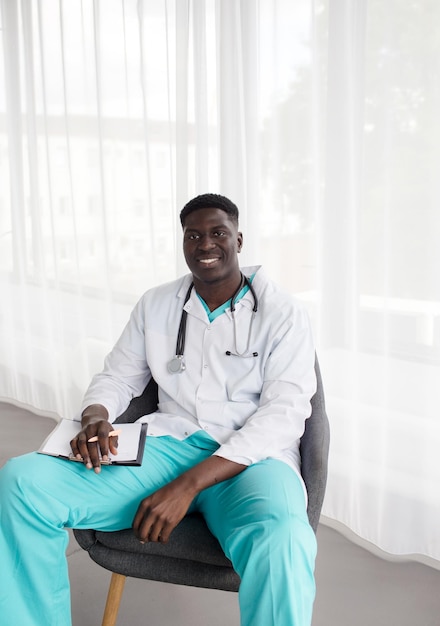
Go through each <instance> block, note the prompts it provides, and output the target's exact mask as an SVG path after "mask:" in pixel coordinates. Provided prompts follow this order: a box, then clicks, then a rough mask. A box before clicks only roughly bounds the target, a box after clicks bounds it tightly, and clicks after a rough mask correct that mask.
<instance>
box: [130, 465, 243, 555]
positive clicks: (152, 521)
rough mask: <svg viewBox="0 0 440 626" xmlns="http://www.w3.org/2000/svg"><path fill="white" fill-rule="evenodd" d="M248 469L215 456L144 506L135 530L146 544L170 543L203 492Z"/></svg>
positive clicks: (156, 493) (141, 506) (155, 494)
mask: <svg viewBox="0 0 440 626" xmlns="http://www.w3.org/2000/svg"><path fill="white" fill-rule="evenodd" d="M245 469H246V466H245V465H241V464H240V463H234V462H233V461H229V460H228V459H224V458H222V457H220V456H216V455H213V456H211V457H208V458H207V459H205V460H204V461H202V462H201V463H199V464H198V465H195V466H194V467H192V468H191V469H190V470H188V471H187V472H185V473H184V474H182V475H181V476H179V477H178V478H176V479H175V480H173V481H171V482H170V483H168V485H165V487H162V488H161V489H159V490H158V491H156V492H155V493H153V494H152V495H151V496H148V497H147V498H144V499H143V500H142V502H141V503H140V505H139V507H138V510H137V513H136V515H135V517H134V520H133V530H134V532H135V535H136V537H137V538H138V539H139V541H141V542H142V543H145V542H146V541H160V542H161V543H167V541H168V539H169V537H170V534H171V532H172V531H173V530H174V528H175V527H176V526H177V524H178V523H179V522H180V521H181V520H182V519H183V517H184V516H185V515H186V513H187V511H188V509H189V507H190V504H191V502H192V501H193V499H194V498H195V497H196V495H197V494H198V493H200V492H201V491H202V490H203V489H206V488H207V487H211V486H212V485H215V484H216V483H219V482H222V481H223V480H227V479H229V478H232V477H233V476H236V475H237V474H240V472H242V471H243V470H245Z"/></svg>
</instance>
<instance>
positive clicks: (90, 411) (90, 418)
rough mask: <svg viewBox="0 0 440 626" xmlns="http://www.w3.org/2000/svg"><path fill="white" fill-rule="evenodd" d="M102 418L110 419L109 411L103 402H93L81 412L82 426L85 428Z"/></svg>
mask: <svg viewBox="0 0 440 626" xmlns="http://www.w3.org/2000/svg"><path fill="white" fill-rule="evenodd" d="M102 420H105V421H108V411H107V409H106V408H105V406H103V405H102V404H91V405H90V406H88V407H86V408H85V409H84V411H83V412H82V414H81V426H82V427H83V428H85V427H86V426H88V425H89V424H93V422H101V421H102Z"/></svg>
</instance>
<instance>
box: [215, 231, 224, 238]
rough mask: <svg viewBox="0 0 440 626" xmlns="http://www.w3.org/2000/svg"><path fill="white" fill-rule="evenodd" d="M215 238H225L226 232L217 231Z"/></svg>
mask: <svg viewBox="0 0 440 626" xmlns="http://www.w3.org/2000/svg"><path fill="white" fill-rule="evenodd" d="M213 234H214V237H225V236H226V233H225V231H224V230H216V231H215V232H214V233H213Z"/></svg>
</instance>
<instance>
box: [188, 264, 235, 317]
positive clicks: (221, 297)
mask: <svg viewBox="0 0 440 626" xmlns="http://www.w3.org/2000/svg"><path fill="white" fill-rule="evenodd" d="M241 284H242V275H241V272H240V271H238V273H237V274H236V275H234V277H233V278H231V279H229V280H228V281H225V282H221V283H216V282H214V283H201V282H200V281H198V280H197V279H196V278H194V287H195V289H196V291H197V293H198V294H199V296H200V297H202V298H203V300H204V301H205V302H206V304H207V306H208V308H209V310H210V311H215V309H217V308H218V307H219V306H221V305H222V304H224V303H225V302H227V301H228V300H230V299H231V298H232V297H233V296H234V295H235V294H236V292H237V291H238V290H239V288H240V285H241Z"/></svg>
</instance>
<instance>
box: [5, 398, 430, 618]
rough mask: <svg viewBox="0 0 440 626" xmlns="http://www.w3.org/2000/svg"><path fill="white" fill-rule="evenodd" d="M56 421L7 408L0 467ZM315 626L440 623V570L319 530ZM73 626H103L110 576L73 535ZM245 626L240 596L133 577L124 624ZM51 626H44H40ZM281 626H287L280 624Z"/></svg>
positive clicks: (30, 447) (124, 606)
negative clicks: (380, 553)
mask: <svg viewBox="0 0 440 626" xmlns="http://www.w3.org/2000/svg"><path fill="white" fill-rule="evenodd" d="M53 425H54V422H53V421H52V420H50V419H47V418H42V417H38V416H35V415H32V414H30V413H28V412H26V411H24V410H22V409H18V408H16V407H13V406H11V405H8V404H3V403H0V432H2V438H1V449H0V466H1V465H2V464H3V463H5V461H6V460H7V459H8V458H9V457H11V456H14V455H17V454H20V453H24V452H28V451H31V450H35V449H36V448H37V447H38V445H39V444H40V443H41V441H42V440H43V439H44V437H45V435H46V434H47V433H48V432H49V431H50V430H51V429H52V427H53ZM318 544H319V551H318V560H317V565H316V581H317V590H318V591H317V598H316V603H315V610H314V618H313V626H354V625H356V626H440V571H437V570H434V569H432V568H430V567H426V566H424V565H421V564H418V563H398V564H397V563H392V562H388V561H384V560H382V559H379V558H378V557H376V556H374V555H372V554H370V553H369V552H366V551H365V550H363V549H362V548H360V547H358V546H356V545H354V544H352V543H350V542H349V541H347V539H345V538H344V537H342V536H341V535H340V534H339V533H337V532H336V531H334V530H332V529H330V528H328V527H326V526H323V525H320V527H319V530H318ZM68 562H69V570H70V576H71V582H72V613H73V625H74V626H97V625H98V624H100V623H101V617H102V612H103V607H104V602H105V596H106V593H107V586H108V582H109V579H110V575H109V573H108V572H106V571H105V570H103V569H102V568H100V567H98V566H97V565H95V564H94V563H93V562H92V561H91V560H90V559H89V557H88V556H87V554H86V553H85V552H84V551H83V550H81V549H80V548H79V547H78V545H77V544H76V542H75V539H74V538H73V537H72V538H71V541H70V545H69V549H68ZM208 623H209V624H210V626H224V624H228V625H229V626H238V625H239V615H238V608H237V596H236V594H232V593H226V592H221V591H210V590H200V589H193V588H189V587H179V586H175V585H166V584H163V583H153V582H146V581H139V580H135V579H129V580H128V581H127V584H126V589H125V593H124V597H123V600H122V605H121V611H120V615H119V624H120V626H141V625H142V626H171V625H172V624H179V626H190V625H191V626H202V625H203V626H204V625H205V624H208ZM41 626H44V625H41ZM279 626H285V625H283V624H280V625H279Z"/></svg>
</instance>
